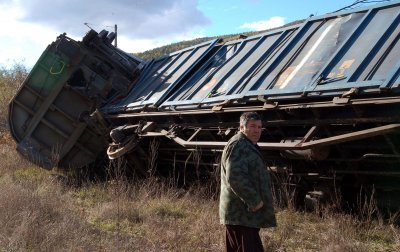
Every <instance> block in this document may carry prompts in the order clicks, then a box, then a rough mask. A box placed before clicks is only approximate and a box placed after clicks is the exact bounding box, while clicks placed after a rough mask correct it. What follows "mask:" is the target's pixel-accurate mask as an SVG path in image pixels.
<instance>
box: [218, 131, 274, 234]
mask: <svg viewBox="0 0 400 252" xmlns="http://www.w3.org/2000/svg"><path fill="white" fill-rule="evenodd" d="M270 186H271V182H270V177H269V174H268V171H267V170H266V165H265V162H264V159H263V157H262V155H261V153H260V151H259V149H258V146H256V145H254V144H253V143H252V142H251V141H250V140H249V139H248V138H247V137H246V136H245V135H244V134H242V133H238V134H236V135H235V136H233V137H232V138H231V139H230V140H229V142H228V144H227V145H226V146H225V148H224V151H223V153H222V159H221V194H220V203H219V215H220V222H221V224H228V225H241V226H247V227H255V228H265V227H275V226H276V219H275V213H274V208H273V205H272V194H271V189H270ZM261 200H262V201H263V202H264V206H263V207H262V208H261V209H259V210H258V211H256V212H254V213H253V212H252V211H250V209H253V208H255V207H256V206H257V205H258V204H259V203H260V201H261Z"/></svg>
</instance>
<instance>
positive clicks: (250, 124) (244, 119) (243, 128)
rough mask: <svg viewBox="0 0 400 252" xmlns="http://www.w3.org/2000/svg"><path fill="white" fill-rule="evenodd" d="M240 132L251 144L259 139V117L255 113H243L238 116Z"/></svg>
mask: <svg viewBox="0 0 400 252" xmlns="http://www.w3.org/2000/svg"><path fill="white" fill-rule="evenodd" d="M239 129H240V132H242V133H243V134H244V135H245V136H246V137H247V138H248V139H250V141H251V142H252V143H253V144H256V143H257V142H258V140H260V137H261V130H262V122H261V117H260V115H259V114H257V113H256V112H245V113H243V114H242V115H241V116H240V126H239Z"/></svg>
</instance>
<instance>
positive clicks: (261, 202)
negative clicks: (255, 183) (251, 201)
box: [250, 201, 264, 213]
mask: <svg viewBox="0 0 400 252" xmlns="http://www.w3.org/2000/svg"><path fill="white" fill-rule="evenodd" d="M263 206H264V202H263V201H260V203H258V205H257V206H256V207H255V208H253V209H250V210H251V211H252V212H253V213H254V212H257V211H258V210H260V209H261V208H262V207H263Z"/></svg>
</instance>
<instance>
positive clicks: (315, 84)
mask: <svg viewBox="0 0 400 252" xmlns="http://www.w3.org/2000/svg"><path fill="white" fill-rule="evenodd" d="M399 23H400V2H398V1H396V2H392V3H390V4H383V5H374V6H370V7H367V8H363V9H356V10H350V11H342V12H337V13H331V14H326V15H323V16H319V17H310V18H308V19H307V20H305V21H304V22H302V23H300V24H296V25H292V26H287V27H284V28H281V29H276V30H272V31H269V32H266V33H263V34H260V35H256V36H252V37H243V38H241V39H238V40H233V41H229V42H223V41H220V40H213V41H209V42H205V43H203V44H199V45H196V46H193V47H190V48H186V49H184V50H181V51H178V52H174V53H171V54H169V55H166V56H164V57H161V58H156V59H152V60H150V61H143V60H141V59H139V58H137V57H134V56H132V55H129V54H127V53H125V52H123V51H121V50H119V49H117V48H115V47H113V46H112V45H111V42H112V39H113V36H114V34H112V33H110V34H108V33H107V32H106V31H102V32H100V33H97V32H95V31H93V30H91V31H89V32H88V34H86V36H85V37H84V38H83V39H82V41H81V42H78V41H74V40H72V39H70V38H68V37H67V36H66V35H65V34H63V35H60V36H59V37H58V38H57V40H56V41H55V42H53V43H52V44H50V45H49V46H48V48H47V49H46V50H45V51H44V53H43V54H42V56H41V58H40V59H39V61H38V62H37V64H36V65H35V66H34V68H33V69H32V71H31V73H30V74H29V76H28V78H27V79H26V80H25V82H24V83H23V85H22V86H21V88H20V90H19V91H18V93H17V94H16V96H15V97H14V99H13V100H12V101H11V103H10V107H9V123H10V129H11V133H12V135H13V137H14V139H15V140H16V142H17V149H18V150H19V151H20V152H21V153H22V154H23V155H25V156H26V157H27V158H28V159H29V160H31V161H33V162H35V163H37V164H39V165H41V166H42V167H45V168H52V167H54V166H58V167H61V168H62V169H79V168H81V167H84V166H87V165H90V164H92V163H94V162H95V160H96V159H99V158H102V157H106V156H108V157H109V158H110V159H114V158H119V157H122V156H123V157H125V158H126V159H127V160H128V165H130V166H131V168H132V169H135V170H136V171H137V172H139V173H140V172H143V173H145V172H147V169H148V167H149V164H148V163H149V162H154V160H155V159H156V161H157V163H158V169H159V170H163V171H166V172H170V173H172V170H174V171H175V170H179V169H185V171H187V172H188V174H189V173H190V172H192V173H191V174H192V176H201V174H202V171H212V170H215V168H216V167H217V166H218V157H219V155H220V152H221V150H222V148H223V147H224V145H225V143H226V142H227V141H228V139H229V138H230V137H231V136H232V135H233V134H234V133H235V132H236V131H237V129H238V118H239V116H240V114H241V113H242V112H245V111H257V112H259V113H260V114H261V115H262V117H263V125H264V128H263V134H262V137H261V139H260V142H259V146H260V148H261V149H262V151H263V153H264V155H265V158H266V160H267V162H268V167H269V169H270V171H271V172H273V173H274V174H277V175H278V176H279V174H280V173H286V174H288V175H289V176H290V179H289V180H286V181H284V183H287V184H288V185H290V186H292V187H294V188H296V191H297V193H298V195H299V196H301V197H307V198H310V197H311V198H312V197H321V196H323V195H329V194H330V193H332V190H334V191H337V190H336V189H340V191H341V192H342V198H343V200H345V201H348V202H351V201H353V202H354V200H355V198H356V196H357V195H358V194H359V192H360V189H361V188H369V190H372V188H373V190H374V194H375V196H377V199H378V203H379V204H380V206H381V207H383V208H389V209H391V210H396V209H399V206H400V196H399V195H400V194H399V190H400V183H399V182H400V170H399V169H400V116H399V112H400V95H399V94H400V93H399V91H400V90H399V84H400V77H399V76H400V60H399V59H400V57H399V56H400V44H399V37H400V33H399V31H400V25H399ZM155 148H157V150H156V151H155ZM150 156H151V157H150Z"/></svg>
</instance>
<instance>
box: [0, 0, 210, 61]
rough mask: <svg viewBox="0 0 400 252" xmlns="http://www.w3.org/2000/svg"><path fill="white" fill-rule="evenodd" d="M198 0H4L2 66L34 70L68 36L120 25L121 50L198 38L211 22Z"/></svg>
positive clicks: (1, 10) (1, 13) (0, 19)
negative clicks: (46, 52)
mask: <svg viewBox="0 0 400 252" xmlns="http://www.w3.org/2000/svg"><path fill="white" fill-rule="evenodd" d="M197 2H198V0H170V1H165V0H135V1H131V0H114V1H109V0H96V1H95V0H87V1H81V0H70V1H54V0H30V1H21V0H3V1H1V0H0V24H1V32H0V47H1V48H2V50H1V53H0V65H3V66H4V65H7V66H10V65H13V63H24V64H26V65H27V66H28V67H32V66H33V64H34V63H35V62H36V61H37V60H38V58H39V57H40V54H41V53H42V52H43V51H44V50H45V48H46V46H47V45H48V44H50V43H51V42H52V41H55V39H56V37H57V36H58V35H59V34H61V33H63V32H66V33H67V35H68V36H69V37H71V38H73V39H75V40H81V38H82V37H83V36H84V35H85V34H86V33H87V31H88V29H89V28H88V27H86V26H85V25H84V23H88V24H89V26H90V27H92V28H94V29H95V30H96V31H98V32H99V31H100V30H102V29H107V30H110V31H113V30H114V27H113V26H114V24H117V25H118V47H120V48H121V49H122V50H124V51H127V52H142V51H145V50H149V49H152V48H154V47H158V46H162V45H166V44H170V43H173V42H178V41H180V40H188V39H192V38H197V37H199V36H202V35H203V34H201V35H200V34H199V33H196V32H195V31H197V30H199V29H201V28H202V27H204V26H206V25H208V24H210V20H209V19H208V18H207V17H205V15H204V14H203V13H202V12H201V11H200V10H198V9H197Z"/></svg>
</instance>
